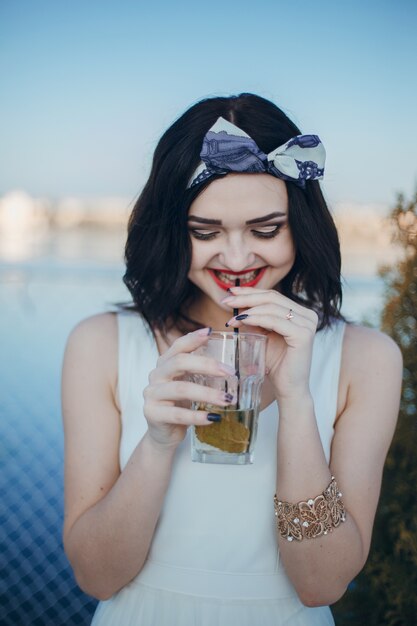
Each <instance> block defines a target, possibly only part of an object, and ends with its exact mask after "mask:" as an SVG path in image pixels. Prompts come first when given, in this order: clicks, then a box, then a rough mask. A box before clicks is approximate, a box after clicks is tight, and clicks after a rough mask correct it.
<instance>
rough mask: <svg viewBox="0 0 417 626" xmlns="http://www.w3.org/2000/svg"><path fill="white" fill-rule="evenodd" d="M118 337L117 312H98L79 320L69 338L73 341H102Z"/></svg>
mask: <svg viewBox="0 0 417 626" xmlns="http://www.w3.org/2000/svg"><path fill="white" fill-rule="evenodd" d="M114 339H117V319H116V314H115V313H98V314H97V315H91V316H90V317H86V318H85V319H83V320H81V321H80V322H78V324H77V325H76V326H75V327H74V328H73V329H72V331H71V334H70V336H69V340H70V341H72V342H81V343H83V342H84V341H88V342H95V341H98V342H101V341H107V342H109V341H111V340H113V341H114Z"/></svg>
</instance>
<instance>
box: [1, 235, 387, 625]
mask: <svg viewBox="0 0 417 626" xmlns="http://www.w3.org/2000/svg"><path fill="white" fill-rule="evenodd" d="M100 245H102V242H101V243H100ZM91 246H92V247H90V248H86V249H83V250H82V252H81V253H80V254H79V255H78V256H77V255H73V256H72V257H71V258H69V257H68V255H62V254H58V253H56V251H55V252H54V250H53V249H52V250H51V249H49V250H48V255H47V256H44V257H42V255H40V256H38V258H37V259H36V260H31V259H27V260H24V261H19V262H16V263H6V262H3V263H0V320H1V326H0V328H1V329H2V331H1V341H0V350H1V352H0V355H1V357H0V476H1V478H0V481H1V482H0V502H1V510H0V518H1V531H0V532H1V535H0V553H1V555H2V566H1V567H2V571H1V576H0V595H1V597H0V623H1V624H2V626H6V625H8V624H10V625H13V626H14V625H15V624H33V625H35V626H36V625H49V624H51V625H52V624H54V625H55V624H66V625H67V626H71V625H72V624H87V623H89V621H90V619H91V614H92V612H93V610H94V606H95V604H96V603H95V601H94V600H92V599H91V598H88V597H87V596H85V595H84V594H83V593H82V592H81V591H80V590H79V589H78V588H77V586H76V584H75V581H74V579H73V577H72V573H71V571H70V568H69V566H68V564H67V562H66V558H65V556H64V553H63V548H62V540H61V533H62V530H61V529H62V519H63V469H62V461H63V434H62V425H61V416H60V376H61V365H62V357H63V352H64V347H65V342H66V339H67V336H68V334H69V332H70V330H71V329H72V328H73V327H74V325H75V324H76V323H77V322H78V321H79V320H80V319H82V318H84V317H86V316H89V315H92V314H94V313H97V312H101V311H105V310H108V309H109V308H112V305H113V303H115V302H119V301H124V300H127V299H128V293H127V290H126V289H125V287H124V286H123V284H122V280H121V277H122V274H123V267H122V265H121V264H120V262H119V261H117V260H115V259H116V257H117V255H116V254H115V252H114V248H111V253H110V254H109V258H106V255H105V254H102V253H101V256H100V258H99V259H97V258H94V254H93V253H92V252H91V250H92V249H93V248H94V245H93V242H92V243H91ZM86 250H87V252H88V254H87V253H86ZM101 250H102V248H101ZM382 291H383V289H382V282H381V281H380V280H379V279H378V278H374V277H369V278H361V277H355V276H351V277H350V278H349V280H348V283H347V284H346V286H345V302H344V307H343V311H344V313H345V314H346V315H347V316H348V317H352V318H354V319H355V320H358V321H360V320H361V319H363V318H366V319H367V321H368V322H370V323H373V324H374V325H377V323H378V315H379V311H380V308H381V302H382V300H381V298H382Z"/></svg>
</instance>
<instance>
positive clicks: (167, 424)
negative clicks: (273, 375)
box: [143, 328, 234, 448]
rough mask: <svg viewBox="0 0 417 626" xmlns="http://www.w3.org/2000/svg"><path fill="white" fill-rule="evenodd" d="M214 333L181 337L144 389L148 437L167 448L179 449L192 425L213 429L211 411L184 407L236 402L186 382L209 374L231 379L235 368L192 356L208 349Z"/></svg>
mask: <svg viewBox="0 0 417 626" xmlns="http://www.w3.org/2000/svg"><path fill="white" fill-rule="evenodd" d="M209 333H210V329H209V328H201V329H199V330H197V331H194V332H192V333H188V334H187V335H184V336H182V337H179V338H178V339H176V340H175V341H174V343H173V344H172V346H171V347H170V348H169V349H168V350H167V351H166V352H164V354H162V355H161V356H160V357H159V359H158V361H157V364H156V367H155V369H153V370H152V371H151V373H150V374H149V384H148V386H147V387H146V388H145V389H144V392H143V397H144V400H145V403H144V414H145V418H146V420H147V422H148V436H149V437H150V438H151V439H152V441H153V442H154V443H155V444H157V445H158V446H161V447H163V448H172V447H173V448H176V447H177V446H178V445H179V444H180V443H181V441H182V440H183V439H184V437H185V435H186V432H187V428H188V427H189V426H191V425H192V424H194V425H196V426H207V428H210V424H212V421H210V420H208V419H207V416H208V415H209V412H208V411H196V410H191V409H188V408H185V407H184V404H188V403H191V402H193V401H194V402H201V403H202V404H205V403H207V404H212V405H218V406H227V405H229V404H230V402H231V401H232V398H231V397H230V396H227V394H225V393H224V392H222V391H219V390H217V389H212V388H211V387H206V386H204V385H199V384H197V383H193V382H188V381H185V380H182V378H183V377H184V374H189V373H190V372H192V373H193V374H206V375H209V376H225V375H227V376H230V375H233V374H234V371H233V370H232V368H229V367H228V366H227V365H224V364H222V363H220V362H218V361H216V360H215V359H214V358H212V357H205V356H199V355H196V354H191V352H193V351H194V350H196V349H197V348H199V347H200V346H202V345H204V343H205V342H206V341H207V339H208V337H209Z"/></svg>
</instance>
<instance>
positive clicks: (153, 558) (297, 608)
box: [92, 313, 345, 626]
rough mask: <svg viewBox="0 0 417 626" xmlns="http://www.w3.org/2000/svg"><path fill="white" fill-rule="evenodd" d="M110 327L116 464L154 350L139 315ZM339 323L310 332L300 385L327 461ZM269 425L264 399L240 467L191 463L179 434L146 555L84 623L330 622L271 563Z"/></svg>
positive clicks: (137, 419) (273, 431)
mask: <svg viewBox="0 0 417 626" xmlns="http://www.w3.org/2000/svg"><path fill="white" fill-rule="evenodd" d="M118 327H119V397H120V403H121V410H122V417H121V419H122V435H121V442H120V467H121V469H122V470H123V468H124V467H125V465H126V463H127V461H128V459H129V457H130V455H131V454H132V452H133V450H134V449H135V447H136V445H137V444H138V443H139V441H140V440H141V438H142V437H143V435H144V434H145V432H146V429H147V422H146V420H145V417H144V416H143V396H142V391H143V389H144V388H145V387H146V385H147V384H148V374H149V372H150V370H151V369H153V368H154V367H155V363H156V360H157V358H158V350H157V346H156V343H155V340H154V339H153V337H152V336H151V334H150V333H149V331H148V330H147V329H146V327H145V324H144V322H143V321H142V319H141V318H140V317H139V315H137V314H132V313H118ZM344 328H345V323H344V322H342V321H335V323H334V325H332V327H331V328H328V329H325V330H322V331H320V332H318V333H317V334H316V337H315V339H314V347H313V357H312V366H311V378H310V389H311V393H312V396H313V398H314V406H315V413H316V418H317V422H318V428H319V432H320V437H321V441H322V444H323V449H324V452H325V455H326V459H327V461H329V457H330V445H331V441H332V437H333V423H334V419H335V416H336V403H337V391H338V381H339V370H340V361H341V351H342V341H343V333H344ZM277 427H278V407H277V403H276V402H274V403H273V404H272V405H270V406H269V407H267V408H266V409H265V410H264V411H262V412H261V414H260V417H259V427H258V436H257V442H256V447H255V460H254V463H253V464H252V465H243V466H233V465H211V464H202V463H194V462H192V461H191V454H190V445H191V444H190V432H189V431H188V433H187V436H186V438H185V440H184V441H183V442H182V444H181V445H180V446H179V447H178V449H177V453H176V457H175V461H174V466H173V471H172V477H171V481H170V485H169V488H168V491H167V493H166V497H165V500H164V505H163V508H162V511H161V515H160V518H159V520H158V524H157V527H156V531H155V534H154V537H153V541H152V544H151V547H150V550H149V555H148V559H147V561H146V563H145V565H144V567H143V568H142V570H141V572H140V573H139V574H138V575H137V576H136V578H135V579H134V580H133V581H132V582H130V583H129V584H128V585H126V587H124V588H123V589H122V590H121V591H119V592H118V593H116V594H115V595H114V596H113V597H112V598H110V599H109V600H106V601H102V602H100V603H99V604H98V607H97V610H96V613H95V615H94V618H93V621H92V625H93V626H284V624H285V626H327V625H333V624H334V620H333V617H332V614H331V612H330V609H329V607H314V608H310V607H306V606H304V605H303V604H302V603H301V602H300V600H299V598H298V596H297V594H296V592H295V590H294V587H293V586H292V584H291V583H290V581H289V580H288V578H287V576H286V574H285V571H284V568H283V565H282V563H281V561H280V555H279V551H278V545H277V535H276V526H275V519H276V518H275V515H274V506H273V496H274V493H275V480H276V462H277V451H276V438H277ZM208 428H210V426H208ZM138 532H139V530H138Z"/></svg>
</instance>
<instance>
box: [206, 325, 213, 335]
mask: <svg viewBox="0 0 417 626" xmlns="http://www.w3.org/2000/svg"><path fill="white" fill-rule="evenodd" d="M212 332H213V329H212V327H211V326H209V329H208V331H207V336H208V335H211V333H212Z"/></svg>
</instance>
